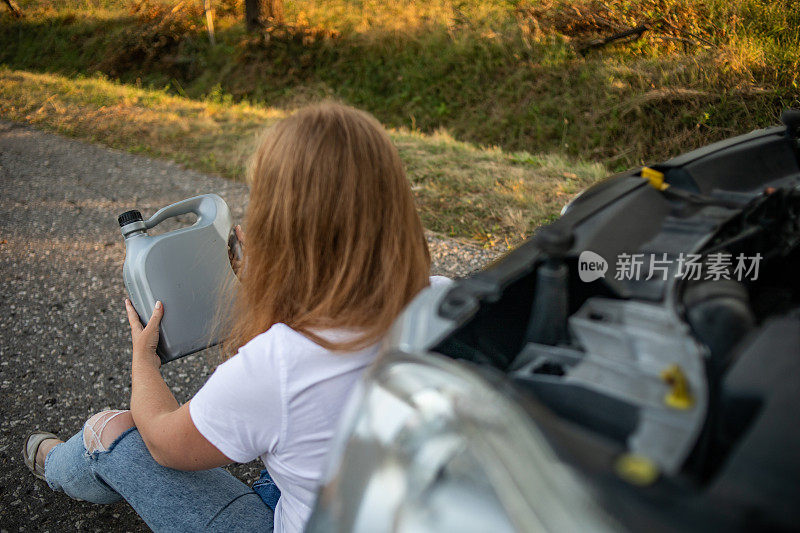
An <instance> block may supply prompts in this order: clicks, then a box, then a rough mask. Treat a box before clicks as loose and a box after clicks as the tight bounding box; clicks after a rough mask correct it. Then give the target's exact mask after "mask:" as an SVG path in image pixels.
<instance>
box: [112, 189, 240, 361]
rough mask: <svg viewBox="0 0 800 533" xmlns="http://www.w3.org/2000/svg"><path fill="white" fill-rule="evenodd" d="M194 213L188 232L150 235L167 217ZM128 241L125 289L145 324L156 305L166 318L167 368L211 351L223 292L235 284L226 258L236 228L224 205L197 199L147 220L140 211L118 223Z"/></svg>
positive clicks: (163, 352) (208, 197)
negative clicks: (180, 359)
mask: <svg viewBox="0 0 800 533" xmlns="http://www.w3.org/2000/svg"><path fill="white" fill-rule="evenodd" d="M189 213H194V214H195V215H197V221H196V222H195V223H194V224H193V225H191V226H188V227H183V228H180V229H177V230H174V231H169V232H166V233H162V234H161V235H155V236H151V235H148V233H147V230H149V229H152V228H154V227H156V226H157V225H158V224H160V223H162V222H163V221H165V220H167V219H168V218H172V217H176V216H179V215H184V214H189ZM118 221H119V225H120V228H121V231H122V236H123V237H124V238H125V264H124V266H123V268H122V273H123V278H124V280H125V288H126V289H127V291H128V295H129V296H130V299H131V302H132V303H133V306H134V308H136V312H137V313H138V314H139V318H140V319H141V320H142V323H144V324H146V323H147V321H149V320H150V317H151V316H152V314H153V308H154V307H155V304H156V301H158V300H161V302H163V304H164V318H163V319H162V321H161V334H160V338H159V343H158V349H157V350H156V353H157V354H158V356H159V357H160V358H161V361H162V362H163V363H166V362H167V361H172V360H174V359H177V358H179V357H183V356H185V355H189V354H191V353H194V352H196V351H198V350H202V349H204V348H207V347H209V346H213V345H215V344H217V343H218V342H219V340H218V338H217V334H218V332H216V331H215V330H216V329H217V326H218V324H217V323H216V320H217V319H218V318H219V311H220V308H219V303H220V301H219V298H220V296H221V294H222V289H223V287H226V286H228V285H229V284H230V283H237V281H236V276H235V275H234V273H233V269H232V268H231V264H230V260H229V259H228V236H229V234H230V233H231V227H232V225H233V223H232V220H231V212H230V210H229V209H228V205H227V204H226V203H225V201H224V200H223V199H222V198H220V197H219V196H217V195H216V194H204V195H202V196H195V197H194V198H189V199H187V200H183V201H182V202H178V203H176V204H172V205H170V206H167V207H165V208H163V209H160V210H159V211H157V212H156V213H155V214H154V215H153V216H152V217H150V218H149V219H148V220H146V221H145V220H143V219H142V214H141V213H140V212H139V211H135V210H134V211H127V212H125V213H123V214H121V215H120V216H119V218H118Z"/></svg>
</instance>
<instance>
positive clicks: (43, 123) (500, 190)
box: [0, 68, 605, 246]
mask: <svg viewBox="0 0 800 533" xmlns="http://www.w3.org/2000/svg"><path fill="white" fill-rule="evenodd" d="M288 112H289V111H287V110H286V109H283V108H274V107H262V106H255V105H250V104H246V103H238V104H232V103H224V102H223V103H219V102H214V101H208V100H205V101H197V100H191V99H188V98H183V97H179V96H175V95H171V94H168V93H167V92H164V91H155V90H147V89H142V88H136V87H131V86H127V85H122V84H119V83H114V82H111V81H108V80H106V79H103V78H98V77H90V78H82V79H71V78H66V77H63V76H58V75H53V74H34V73H29V72H23V71H14V70H8V69H3V68H0V117H3V118H7V119H11V120H17V121H23V122H27V123H30V124H33V125H35V126H37V127H41V128H45V129H49V130H53V131H57V132H59V133H61V134H65V135H69V136H72V137H77V138H80V139H85V140H89V141H92V142H98V143H101V144H105V145H107V146H111V147H115V148H120V149H123V150H127V151H131V152H134V153H143V154H147V155H151V156H157V157H164V158H170V159H173V160H175V161H177V162H179V163H182V164H184V165H185V166H187V167H189V168H194V169H197V170H201V171H206V172H214V173H218V174H220V175H222V176H225V177H228V178H231V179H236V180H243V179H244V172H245V171H244V169H245V165H246V160H247V157H248V156H249V154H250V153H251V151H252V150H253V146H254V143H255V141H256V139H257V136H258V134H259V133H260V132H261V131H262V130H263V128H265V127H267V126H268V125H269V124H271V123H273V122H274V121H275V120H278V119H280V118H281V117H283V116H286V114H287V113H288ZM390 133H391V135H392V138H393V139H394V141H395V143H396V145H397V146H398V149H399V150H400V154H401V157H402V158H403V161H404V163H405V165H406V168H407V171H408V176H409V180H410V181H411V184H412V189H413V190H414V193H415V195H416V198H417V202H418V206H419V209H420V212H421V215H422V217H423V221H424V223H425V225H426V227H427V228H428V229H430V230H432V231H435V232H439V233H442V234H445V235H449V236H453V237H461V238H468V239H473V240H477V241H480V242H482V243H484V244H486V245H489V246H491V245H495V244H504V245H513V244H515V243H517V242H519V241H520V240H521V239H523V238H524V237H526V236H528V235H530V234H531V232H532V231H533V230H534V229H535V228H536V227H537V226H538V225H540V224H542V223H543V222H545V221H547V220H550V219H552V218H553V217H554V216H555V215H556V214H557V213H558V210H559V209H560V207H561V206H562V205H563V204H564V203H565V202H566V201H567V200H568V199H569V198H570V197H571V196H572V195H574V194H575V193H577V192H578V191H580V190H581V189H583V188H584V187H586V186H587V185H589V184H590V183H592V182H594V181H596V180H597V179H599V178H601V177H602V176H603V175H604V174H605V170H604V168H603V167H602V165H599V164H596V163H586V162H582V161H578V160H575V159H573V158H568V157H564V156H557V155H537V154H530V153H528V152H511V153H509V152H505V151H503V150H501V149H499V148H480V147H477V146H475V145H472V144H469V143H465V142H460V141H457V140H455V139H453V138H452V137H451V136H450V135H449V134H447V133H446V132H444V131H439V132H437V133H434V134H431V135H426V134H422V133H419V132H416V131H410V130H408V129H393V130H391V131H390Z"/></svg>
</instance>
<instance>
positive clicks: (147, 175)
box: [0, 121, 498, 531]
mask: <svg viewBox="0 0 800 533" xmlns="http://www.w3.org/2000/svg"><path fill="white" fill-rule="evenodd" d="M0 184H2V189H1V192H0V279H2V284H1V285H0V305H2V312H0V415H1V416H0V529H1V530H3V531H23V530H27V531H48V530H49V531H141V530H146V527H145V526H144V524H143V522H142V521H141V520H140V519H139V518H138V517H137V516H136V514H135V513H134V512H133V511H132V510H131V509H130V507H128V506H127V504H124V503H121V504H115V505H109V506H98V505H91V504H86V503H83V502H75V501H73V500H70V499H69V498H67V497H66V496H64V495H63V494H56V493H53V492H52V491H51V490H50V489H49V488H47V487H46V486H45V484H44V483H42V482H40V481H36V480H34V478H33V476H31V475H30V474H29V473H28V471H27V469H26V468H25V465H24V464H23V463H22V458H21V455H20V448H21V445H22V441H23V439H24V436H25V435H26V433H27V432H28V431H29V430H31V429H35V428H41V429H46V430H49V431H53V432H54V433H57V434H59V435H61V436H63V437H67V436H70V435H72V434H73V433H75V432H76V431H77V430H78V429H79V428H80V426H81V425H82V423H83V421H84V420H85V419H86V418H88V416H89V415H90V414H92V413H94V412H96V411H99V410H102V409H107V408H116V407H121V406H122V407H126V406H127V405H128V399H129V395H130V371H129V361H130V337H129V331H128V327H127V325H126V319H125V314H124V307H123V298H124V297H125V291H124V287H123V283H122V262H123V259H124V255H125V249H124V246H123V244H122V238H121V236H120V234H119V228H118V225H117V222H116V217H117V215H118V214H119V213H121V212H123V211H126V210H128V209H133V208H137V209H139V210H141V211H142V212H143V214H144V215H145V217H147V216H149V215H150V214H152V213H153V212H154V211H155V210H156V209H158V208H160V207H163V206H165V205H168V204H170V203H173V202H175V201H177V200H181V199H183V198H188V197H190V196H194V195H197V194H201V193H205V192H215V193H217V194H219V195H220V196H222V197H223V198H225V200H226V201H227V202H228V205H229V206H231V210H232V211H233V214H234V218H235V220H242V218H243V213H244V207H245V204H246V197H247V188H246V186H245V185H243V184H241V183H235V182H231V181H228V180H224V179H221V178H218V177H213V176H207V175H203V174H199V173H197V172H193V171H188V170H185V169H183V168H181V167H180V166H178V165H176V164H174V163H171V162H165V161H156V160H152V159H148V158H145V157H141V156H135V155H130V154H127V153H124V152H120V151H116V150H109V149H106V148H102V147H98V146H94V145H90V144H86V143H82V142H78V141H74V140H70V139H66V138H63V137H60V136H57V135H52V134H48V133H43V132H41V131H38V130H35V129H33V128H30V127H27V126H23V125H20V124H16V123H10V122H5V121H0ZM428 242H429V244H430V249H431V255H432V257H433V262H434V265H433V273H434V274H443V275H447V276H450V277H460V276H463V275H466V274H467V273H469V272H471V271H473V270H476V269H478V268H480V267H481V266H483V265H485V264H486V263H487V262H488V261H490V260H491V259H493V258H495V257H496V256H497V255H498V253H497V252H493V251H488V250H484V249H481V248H479V247H475V246H472V245H469V244H467V243H461V242H456V241H452V240H448V239H443V238H440V237H436V236H433V235H430V236H429V237H428ZM213 366H214V363H213V361H211V360H210V358H208V357H207V355H205V354H203V353H200V354H195V355H192V356H189V357H186V358H184V359H181V360H179V361H176V362H173V363H170V364H168V365H166V366H165V367H164V370H163V373H164V376H165V379H166V380H167V383H168V384H169V385H170V387H171V388H172V390H173V391H174V392H175V395H176V396H177V397H178V399H179V400H180V401H185V400H187V399H189V398H190V397H191V396H192V395H193V394H194V392H196V391H197V389H198V388H199V387H200V386H201V385H202V384H203V382H204V381H205V379H206V378H207V376H208V375H209V374H210V373H211V371H212V370H213ZM232 471H233V472H234V473H235V474H236V475H237V476H239V477H240V478H241V479H243V480H244V481H246V482H251V481H253V479H254V477H255V475H256V474H257V465H255V464H250V465H240V466H236V467H233V468H232Z"/></svg>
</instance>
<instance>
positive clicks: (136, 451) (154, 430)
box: [23, 103, 430, 531]
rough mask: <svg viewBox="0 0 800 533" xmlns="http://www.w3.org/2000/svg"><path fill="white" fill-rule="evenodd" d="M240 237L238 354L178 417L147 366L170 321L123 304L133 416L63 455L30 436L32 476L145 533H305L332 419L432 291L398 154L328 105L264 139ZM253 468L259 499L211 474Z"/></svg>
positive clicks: (231, 341)
mask: <svg viewBox="0 0 800 533" xmlns="http://www.w3.org/2000/svg"><path fill="white" fill-rule="evenodd" d="M246 226H247V230H248V237H247V246H246V248H245V254H244V263H243V265H242V268H241V272H240V273H239V275H240V278H241V285H240V288H239V290H238V294H237V297H236V302H235V307H234V309H235V312H234V314H233V316H234V317H235V319H234V321H233V325H232V331H231V332H230V336H229V337H228V340H227V342H226V343H225V345H224V346H225V347H226V348H231V349H232V350H237V349H238V352H237V353H236V354H235V355H234V356H233V357H231V358H230V359H229V360H228V361H226V362H225V363H223V364H221V365H220V366H219V367H218V368H217V369H216V371H215V372H214V374H213V375H212V376H211V377H210V378H209V380H208V382H206V384H205V385H204V386H203V387H202V388H201V389H200V391H199V392H198V393H197V394H196V395H195V396H194V397H193V398H192V399H191V400H190V401H189V402H188V403H186V404H184V405H179V404H178V402H177V401H176V400H175V398H174V396H173V395H172V393H171V392H170V391H169V389H168V388H167V385H166V384H165V383H164V381H163V379H162V378H161V375H160V372H159V366H160V361H159V359H158V357H157V356H156V354H155V347H156V345H157V342H158V325H159V322H160V320H161V318H162V316H163V314H164V312H167V313H168V312H169V309H166V310H165V309H164V308H163V306H162V305H161V304H160V303H159V304H157V305H156V308H155V311H154V312H153V316H152V318H151V320H150V322H149V323H148V324H147V326H146V327H144V328H143V327H142V326H141V324H140V322H139V320H138V317H137V315H136V313H135V311H134V310H133V308H132V306H131V304H130V302H129V301H127V300H126V302H125V304H126V308H127V313H128V318H129V321H130V325H131V336H132V339H133V361H132V367H131V368H132V369H131V374H132V386H131V408H130V411H106V412H102V413H98V414H96V415H94V416H92V417H91V418H90V419H89V420H88V421H87V423H86V424H85V426H84V429H83V430H82V431H81V432H79V433H78V434H76V435H75V436H73V437H72V438H71V439H69V440H68V441H67V442H62V441H60V440H58V438H57V437H56V436H55V435H53V434H51V433H44V432H35V433H33V434H32V435H31V436H30V437H29V438H28V440H27V441H26V443H25V446H24V449H23V454H24V455H25V460H26V464H28V465H29V467H30V468H31V469H32V470H33V472H34V474H35V475H36V476H37V477H40V478H41V479H45V480H46V481H47V483H48V485H49V486H50V487H51V488H53V489H54V490H61V491H64V492H65V493H66V494H68V495H69V496H71V497H73V498H76V499H83V500H88V501H91V502H95V503H110V502H113V501H117V500H119V499H120V498H124V499H125V500H127V501H128V502H129V503H130V504H131V505H132V506H133V508H134V509H135V510H136V511H137V513H139V515H141V516H142V518H143V519H144V520H145V522H147V524H148V525H149V526H150V527H151V528H153V529H154V530H157V531H158V530H185V531H197V530H209V529H210V530H225V531H230V530H249V531H252V530H269V529H271V528H273V523H274V529H275V530H276V531H300V530H301V529H302V528H303V526H304V524H305V522H306V520H307V519H308V517H309V514H310V512H311V506H312V505H313V501H314V497H315V492H316V488H317V484H318V481H319V479H320V477H321V475H322V471H321V470H322V466H323V460H324V457H325V455H326V452H327V449H328V443H329V441H330V439H331V436H332V435H333V432H334V430H335V427H336V422H337V419H338V415H339V411H340V408H341V406H342V405H343V403H344V402H345V400H346V398H347V396H348V393H349V391H350V390H351V387H352V386H353V384H354V383H355V381H356V380H357V379H358V377H359V376H360V374H361V373H362V371H363V370H364V368H365V367H366V366H367V365H368V364H369V363H370V362H371V361H372V360H373V359H374V357H375V355H376V351H377V344H378V343H379V341H380V340H381V338H382V337H383V335H384V334H385V333H386V331H387V330H388V328H389V326H390V325H391V323H392V321H393V320H394V319H395V317H396V316H397V315H398V313H399V312H400V310H401V309H402V308H403V307H404V306H405V305H406V304H407V303H408V302H409V301H410V300H411V299H412V298H413V297H414V295H416V294H417V293H418V292H419V291H420V290H421V289H422V288H424V287H425V286H426V285H428V283H429V278H428V273H429V269H430V256H429V254H428V249H427V245H426V242H425V238H424V235H423V231H422V225H421V223H420V220H419V217H418V215H417V213H416V210H415V207H414V200H413V197H412V194H411V190H410V187H409V184H408V182H407V180H406V178H405V175H404V172H403V169H402V165H401V162H400V157H399V155H398V152H397V150H396V148H395V147H394V146H393V145H392V143H391V141H390V139H389V137H388V135H387V134H386V132H385V131H384V130H383V128H382V127H381V126H380V124H379V123H378V122H377V121H376V120H375V119H374V118H372V117H371V116H370V115H368V114H366V113H363V112H361V111H357V110H355V109H352V108H349V107H345V106H342V105H338V104H331V103H328V104H323V105H318V106H313V107H309V108H306V109H303V110H301V111H299V112H297V113H295V114H294V115H292V116H290V117H288V118H286V119H285V120H283V121H281V122H279V123H278V124H276V125H275V126H274V127H272V128H271V129H270V130H269V131H268V133H267V135H266V137H265V138H264V140H263V142H262V144H261V146H260V148H259V149H258V150H257V152H256V154H255V156H254V159H253V165H252V170H251V175H250V201H249V205H248V208H247V215H246ZM258 457H260V458H261V459H262V460H263V461H264V464H265V466H266V470H267V471H268V473H269V476H265V479H264V480H263V481H262V483H260V484H257V486H256V487H255V488H256V489H257V492H256V491H253V490H252V489H251V488H249V487H247V486H246V485H244V484H243V483H241V482H240V481H238V480H237V479H235V478H234V477H233V476H231V475H230V474H228V473H227V472H226V471H224V470H222V469H220V468H215V467H219V466H222V465H225V464H228V463H231V462H234V461H236V462H242V463H243V462H248V461H251V460H253V459H255V458H258ZM269 477H271V478H272V479H274V483H275V485H277V488H278V489H279V490H280V492H279V493H278V491H277V490H274V486H272V485H271V481H270V480H269ZM271 489H272V490H271ZM277 494H280V498H279V500H278V501H277V506H276V505H275V497H276V496H277Z"/></svg>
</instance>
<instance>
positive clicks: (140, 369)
mask: <svg viewBox="0 0 800 533" xmlns="http://www.w3.org/2000/svg"><path fill="white" fill-rule="evenodd" d="M125 308H126V310H127V313H128V321H129V322H130V325H131V338H132V340H133V362H132V364H131V414H132V415H133V421H134V422H135V423H136V427H137V428H138V429H139V433H140V434H141V436H142V440H144V443H145V445H146V446H147V449H148V450H149V451H150V454H151V455H152V456H153V459H155V460H156V462H157V463H158V464H160V465H162V466H167V467H170V468H175V469H177V470H206V469H208V468H214V467H216V466H222V465H226V464H228V463H231V462H232V461H231V460H230V459H229V458H228V457H226V456H225V455H224V454H223V453H222V452H220V451H219V450H218V449H217V448H216V447H214V445H213V444H211V443H210V442H208V440H207V439H206V438H205V437H203V435H202V434H201V433H200V432H199V431H198V430H197V428H196V427H195V425H194V422H192V418H191V416H189V403H185V404H183V405H178V402H177V400H175V396H173V395H172V392H171V391H170V390H169V387H167V384H166V383H165V382H164V379H163V378H162V377H161V372H160V371H159V368H160V367H161V360H160V359H159V358H158V356H157V355H156V346H158V326H159V324H160V323H161V318H162V317H163V316H164V306H163V305H162V304H161V302H158V303H156V307H155V309H154V310H153V316H152V317H151V318H150V322H148V323H147V327H144V328H143V327H142V324H141V322H140V321H139V316H138V315H137V314H136V311H135V310H134V308H133V304H131V302H130V300H128V299H126V300H125Z"/></svg>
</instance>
